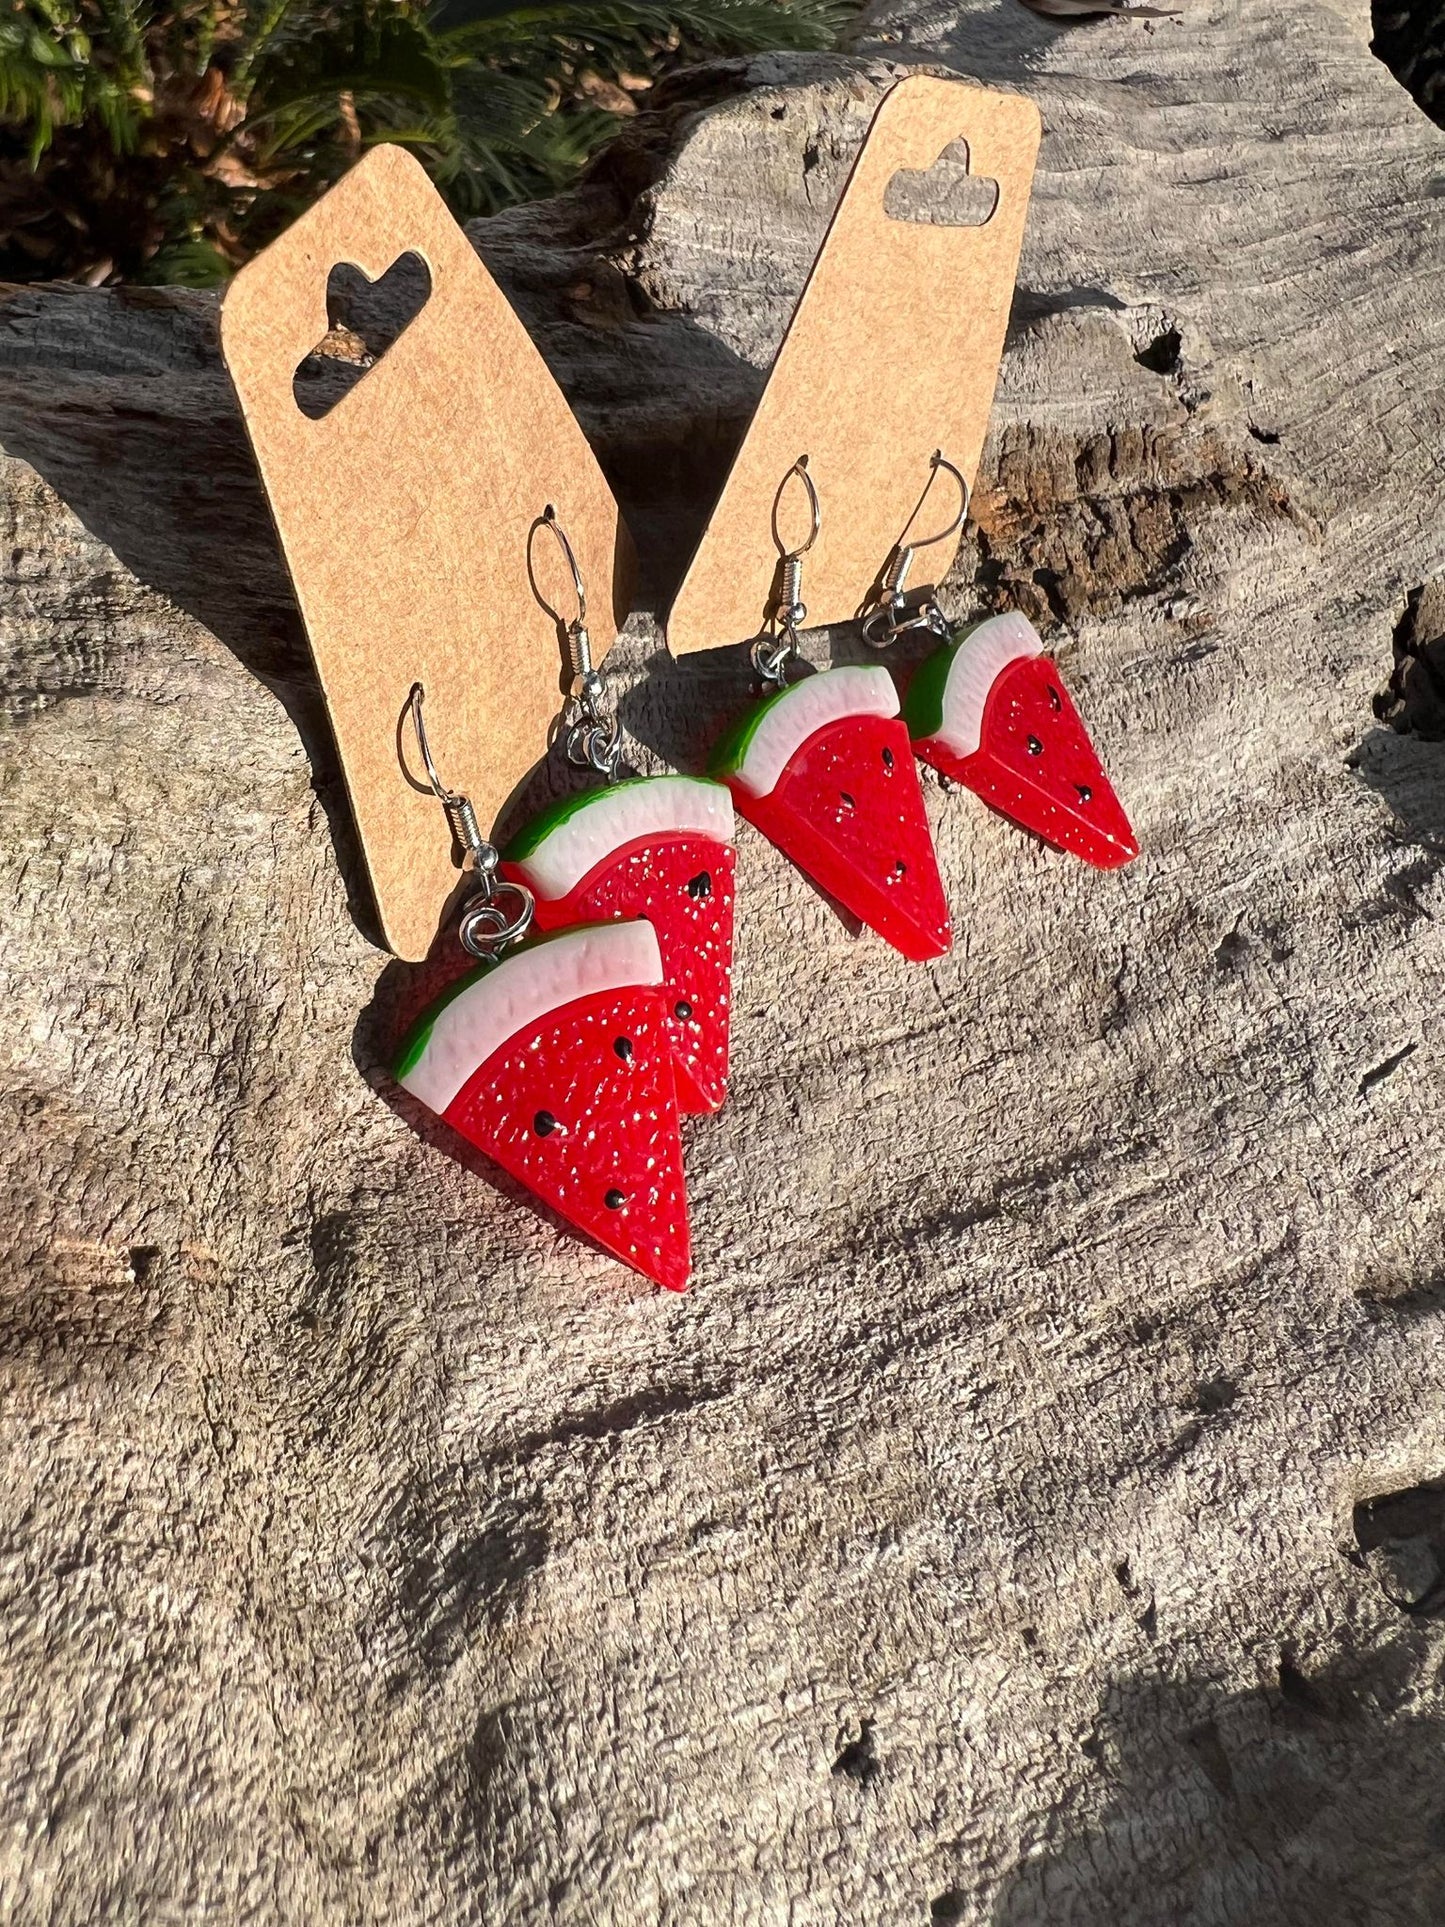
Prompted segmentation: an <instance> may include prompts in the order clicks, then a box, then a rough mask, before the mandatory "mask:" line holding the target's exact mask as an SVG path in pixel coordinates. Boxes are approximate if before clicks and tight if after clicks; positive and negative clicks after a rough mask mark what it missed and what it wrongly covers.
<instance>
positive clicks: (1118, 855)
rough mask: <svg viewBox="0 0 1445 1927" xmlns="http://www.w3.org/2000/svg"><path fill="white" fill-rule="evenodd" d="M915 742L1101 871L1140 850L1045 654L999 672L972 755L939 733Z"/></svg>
mask: <svg viewBox="0 0 1445 1927" xmlns="http://www.w3.org/2000/svg"><path fill="white" fill-rule="evenodd" d="M913 747H914V749H915V750H916V751H917V753H918V755H919V756H920V757H922V759H923V760H924V761H925V762H927V763H931V764H932V765H933V767H934V768H935V769H936V770H938V771H939V772H940V773H941V774H942V775H944V776H949V777H952V778H953V779H954V780H955V781H957V782H959V783H963V784H966V785H967V787H968V788H969V789H971V790H973V791H974V792H975V794H976V795H978V796H981V797H982V798H983V800H984V802H985V803H987V804H989V805H990V806H991V807H992V808H993V809H996V810H998V811H999V812H1000V814H1001V815H1004V816H1007V817H1009V818H1011V819H1012V821H1013V822H1015V823H1018V824H1020V825H1021V826H1022V827H1023V828H1024V829H1026V830H1032V831H1033V832H1034V834H1035V835H1036V836H1040V837H1042V838H1043V840H1044V841H1045V842H1046V843H1051V844H1052V845H1053V846H1054V848H1055V849H1059V850H1069V851H1071V852H1072V853H1073V855H1075V856H1077V857H1082V859H1083V860H1084V862H1085V863H1092V864H1094V865H1095V866H1096V867H1097V868H1098V869H1101V870H1118V869H1122V868H1123V866H1124V865H1125V864H1126V863H1130V862H1132V861H1133V859H1134V858H1135V857H1136V856H1137V855H1138V854H1139V844H1138V840H1137V838H1136V837H1135V835H1134V831H1133V829H1132V828H1131V826H1130V823H1129V819H1128V817H1127V816H1126V815H1125V814H1124V809H1123V805H1122V804H1121V803H1120V801H1119V799H1118V797H1117V796H1116V795H1115V794H1114V790H1113V786H1112V784H1111V783H1110V782H1109V779H1108V777H1107V776H1106V775H1105V774H1104V766H1103V764H1102V763H1101V762H1100V761H1099V757H1098V752H1097V751H1096V750H1095V748H1094V745H1093V744H1092V743H1091V742H1090V741H1089V733H1088V731H1087V730H1086V729H1085V728H1084V725H1083V723H1082V722H1081V721H1080V720H1079V712H1078V711H1077V710H1076V709H1075V708H1074V705H1073V703H1072V701H1071V700H1070V697H1069V692H1068V690H1067V689H1065V687H1064V685H1063V682H1062V680H1061V678H1060V676H1059V672H1058V669H1057V667H1056V666H1055V665H1054V664H1053V663H1052V662H1051V661H1050V660H1049V658H1048V657H1047V656H1029V657H1025V658H1023V659H1021V660H1018V661H1015V662H1011V663H1010V664H1009V665H1008V667H1007V668H1006V669H1005V670H1004V671H1003V672H1002V674H1001V675H1000V676H999V677H998V680H997V681H996V682H995V683H994V685H993V687H992V689H990V691H989V693H988V700H987V702H986V703H985V704H984V711H983V720H982V725H981V728H980V732H979V745H978V748H977V749H976V750H975V751H974V753H973V754H972V755H971V756H955V755H954V754H953V752H952V751H951V750H950V749H948V748H947V747H946V746H945V745H944V744H943V743H940V742H939V741H938V740H937V739H936V738H933V739H929V740H927V741H923V742H918V743H915V744H914V746H913Z"/></svg>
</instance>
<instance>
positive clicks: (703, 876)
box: [687, 870, 712, 903]
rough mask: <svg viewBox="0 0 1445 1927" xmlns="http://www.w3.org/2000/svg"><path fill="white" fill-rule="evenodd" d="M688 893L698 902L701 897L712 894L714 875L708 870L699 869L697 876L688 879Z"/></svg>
mask: <svg viewBox="0 0 1445 1927" xmlns="http://www.w3.org/2000/svg"><path fill="white" fill-rule="evenodd" d="M687 894H688V895H689V896H690V897H691V898H692V900H693V902H694V903H696V902H697V901H698V899H699V898H700V897H710V896H711V895H712V876H711V873H710V872H709V871H707V870H699V871H698V873H697V875H696V876H695V877H690V878H689V879H688V885H687Z"/></svg>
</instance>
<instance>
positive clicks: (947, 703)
mask: <svg viewBox="0 0 1445 1927" xmlns="http://www.w3.org/2000/svg"><path fill="white" fill-rule="evenodd" d="M1043 653H1044V645H1043V641H1042V639H1041V638H1040V636H1039V632H1038V630H1037V629H1035V627H1034V625H1033V624H1032V623H1031V622H1030V621H1029V619H1028V617H1027V616H1021V615H1020V614H1019V613H1018V611H1017V610H1016V609H1011V610H1010V611H1009V612H1008V614H1007V615H1002V616H990V617H989V619H988V621H987V622H981V623H980V624H979V625H978V627H977V628H976V629H972V630H970V631H969V633H968V634H967V635H966V636H965V637H964V639H963V641H962V642H961V643H960V644H959V645H958V648H957V649H956V650H955V652H954V657H953V666H952V668H951V669H950V670H949V672H948V682H947V683H946V685H945V686H944V691H943V706H942V707H943V718H942V721H941V722H940V723H939V726H938V728H937V730H936V731H935V732H934V734H933V736H932V738H931V739H930V740H931V741H933V742H936V743H944V744H946V745H947V747H948V748H949V749H951V750H952V751H953V753H954V755H955V756H972V755H973V753H974V751H975V750H976V749H977V748H978V745H979V742H980V739H981V738H982V735H983V712H984V705H985V704H986V703H987V702H988V695H989V691H990V690H991V689H992V688H993V686H994V684H995V683H996V682H997V681H998V679H999V677H1000V676H1001V675H1002V674H1003V672H1004V670H1005V669H1007V668H1008V666H1009V664H1010V663H1011V662H1019V661H1020V660H1022V659H1023V658H1024V657H1026V656H1041V655H1042V654H1043Z"/></svg>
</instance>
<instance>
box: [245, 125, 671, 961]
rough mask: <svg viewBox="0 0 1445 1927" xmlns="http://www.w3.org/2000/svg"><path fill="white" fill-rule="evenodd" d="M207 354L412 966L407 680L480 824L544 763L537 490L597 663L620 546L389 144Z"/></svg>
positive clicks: (418, 886) (414, 792)
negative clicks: (271, 527) (564, 543)
mask: <svg viewBox="0 0 1445 1927" xmlns="http://www.w3.org/2000/svg"><path fill="white" fill-rule="evenodd" d="M423 283H424V284H425V286H423ZM347 290H349V291H350V292H349V297H348V298H349V299H350V300H351V302H352V303H353V308H352V310H351V312H350V316H349V318H348V316H347V315H345V314H342V313H339V312H338V303H339V301H340V299H341V295H342V294H344V293H346V291H347ZM418 294H420V297H421V298H420V300H419V301H418V300H417V298H416V297H417V295H418ZM363 311H365V312H363ZM368 317H369V318H368ZM368 329H371V330H372V333H371V338H370V340H368V339H367V332H366V331H367V330H368ZM221 345H222V350H223V352H224V355H225V359H226V365H227V367H228V369H229V370H230V374H231V379H232V381H233V382H234V384H235V387H236V392H237V395H238V396H239V398H240V403H241V410H242V413H243V415H244V416H245V420H246V426H247V428H248V430H249V431H250V435H251V441H252V444H253V446H254V448H255V451H256V460H257V463H258V465H259V467H260V470H261V477H262V480H263V482H264V483H265V486H266V493H267V496H268V498H269V500H270V504H271V511H272V514H273V516H274V517H275V521H276V526H277V529H278V531H279V533H280V537H281V546H282V548H283V550H284V552H285V556H286V561H287V564H288V566H289V568H290V571H291V578H292V581H293V583H294V585H295V588H296V595H297V600H298V601H299V603H300V605H301V613H302V616H303V618H304V620H305V623H306V629H307V633H308V635H309V637H310V640H311V648H312V652H313V654H314V656H315V658H316V667H317V672H318V674H319V677H320V680H321V687H322V691H323V693H324V695H325V698H326V706H327V710H328V712H329V714H330V717H331V722H332V726H333V728H334V730H335V732H336V743H337V748H338V750H339V752H340V756H341V762H342V767H343V769H344V770H345V774H346V782H347V788H348V791H349V793H350V797H351V804H352V809H353V811H354V813H355V817H356V824H357V829H358V831H359V833H360V838H361V845H362V849H363V851H364V853H365V857H366V863H367V868H368V870H369V873H370V876H371V882H372V886H373V889H374V891H375V895H376V903H377V910H378V914H379V916H380V919H381V925H382V929H383V931H384V933H385V935H386V940H387V942H388V944H390V946H391V947H392V949H393V950H395V951H396V952H397V953H398V954H399V955H400V956H402V957H406V958H411V959H415V958H420V957H423V956H425V954H426V952H427V950H428V949H429V948H430V946H431V943H432V941H433V939H434V937H435V936H436V933H437V930H438V926H439V921H440V919H441V917H442V915H443V912H444V910H445V908H446V905H447V902H448V899H449V898H450V897H451V896H452V894H453V892H454V889H455V886H456V884H457V881H458V863H459V860H460V853H459V852H458V851H457V850H456V849H455V847H454V846H453V843H452V837H451V833H450V830H449V828H448V825H447V820H446V817H445V815H444V813H443V811H442V809H441V807H440V805H439V804H438V803H437V801H436V798H435V797H434V796H433V795H432V793H431V791H430V789H429V788H428V787H427V786H426V784H425V783H424V782H422V781H420V780H419V772H418V771H417V769H416V768H415V767H413V765H415V763H416V761H417V758H416V755H415V744H414V741H413V740H412V739H411V738H410V737H409V736H408V734H407V720H406V718H407V698H408V694H409V692H410V690H411V687H412V685H413V684H414V683H421V684H422V685H423V687H424V689H425V692H426V727H427V735H428V738H429V740H430V744H431V749H432V753H433V755H434V757H435V761H436V765H437V768H438V771H439V773H440V775H441V777H442V780H443V781H444V782H445V783H446V784H447V785H448V786H449V787H450V788H451V789H453V790H459V791H463V792H465V794H466V795H468V796H469V797H470V798H471V799H472V802H473V804H474V805H475V808H476V813H477V816H478V818H479V819H480V822H481V826H482V829H483V831H484V832H485V831H488V830H490V829H491V827H492V826H493V824H494V823H495V820H496V818H497V816H498V814H499V813H500V812H501V810H502V807H503V805H504V804H505V803H506V801H507V798H508V797H509V796H510V795H511V793H512V792H513V790H514V789H515V788H516V787H517V786H518V784H519V783H521V782H522V781H523V779H524V778H525V777H526V775H527V773H528V771H529V770H530V769H531V768H532V766H533V765H534V764H535V763H536V762H537V760H538V758H539V757H541V756H543V755H544V754H545V753H546V747H547V733H548V730H549V728H550V726H551V723H552V721H553V719H554V717H555V715H556V712H557V707H558V699H559V691H560V688H561V674H562V664H561V654H560V647H559V641H558V634H557V624H556V621H555V619H554V618H553V616H552V615H550V614H549V613H548V611H547V609H546V608H545V607H544V606H543V604H542V602H541V601H540V600H539V597H538V594H537V593H536V592H535V590H534V585H533V582H532V580H531V578H530V576H529V573H528V546H529V537H530V535H531V532H532V530H533V528H534V526H535V524H536V522H537V518H538V517H539V516H541V515H542V514H543V513H544V511H545V510H546V509H547V507H548V505H549V504H550V505H552V507H553V508H554V509H555V513H556V517H557V520H558V521H559V523H560V524H561V525H562V527H563V528H564V529H565V530H566V532H567V536H568V539H569V541H570V542H571V544H572V547H573V549H574V551H575V553H576V555H577V560H578V565H579V567H580V570H581V573H582V577H583V579H584V581H585V583H586V587H587V598H588V612H589V621H590V628H591V635H592V651H593V656H594V659H595V660H597V661H600V660H601V659H602V657H603V656H604V655H605V654H606V652H607V649H608V647H609V646H610V644H611V643H612V641H613V640H614V638H615V636H616V633H617V625H618V623H619V622H620V620H621V619H622V617H623V616H624V615H625V613H626V610H627V605H628V599H629V595H630V592H631V587H632V580H633V573H634V565H633V556H632V545H631V542H630V541H629V539H628V535H627V531H626V529H625V527H624V525H623V523H622V519H621V516H620V515H619V513H618V509H617V504H616V502H615V500H614V499H613V496H612V492H611V490H610V489H609V488H608V486H607V483H606V481H605V480H604V479H603V475H602V471H601V469H600V468H599V467H598V466H597V462H596V459H595V457H594V456H593V454H592V451H591V449H590V448H589V447H588V445H587V441H586V439H585V437H584V436H583V434H582V431H581V429H580V428H579V427H578V426H577V422H576V419H575V417H574V416H573V414H572V411H571V409H570V408H569V407H568V405H567V402H566V399H565V398H564V396H563V394H562V392H561V390H560V389H559V388H558V386H557V384H556V382H555V381H554V380H553V379H552V376H551V374H550V372H549V371H548V369H547V366H546V364H545V363H544V362H543V360H542V358H541V356H540V355H539V354H538V352H537V350H536V348H535V347H534V346H533V344H532V341H531V339H530V337H529V336H528V334H527V332H526V330H525V329H524V328H523V326H522V324H521V322H520V321H519V320H518V319H517V317H516V315H515V314H514V313H513V311H512V309H511V307H510V305H509V304H508V302H507V300H506V298H505V296H504V295H503V294H502V292H501V290H500V288H498V286H497V284H496V283H495V282H494V281H493V280H492V277H491V276H490V275H489V274H488V272H487V270H486V268H485V267H484V266H483V265H482V262H481V261H480V260H479V259H478V257H477V254H476V251H475V250H474V249H473V247H472V245H471V243H470V242H469V241H468V240H467V238H466V236H465V235H464V234H463V233H462V230H461V229H460V228H459V227H458V226H457V223H456V222H455V221H454V220H453V218H452V216H451V214H450V212H449V211H448V209H447V206H446V203H445V202H444V201H443V200H442V198H441V196H440V195H439V194H438V193H437V191H436V189H435V188H434V187H433V186H432V184H431V182H430V181H429V180H428V179H427V176H426V174H425V172H424V170H423V169H422V167H421V165H420V164H419V163H418V162H417V161H416V160H415V159H413V157H412V156H411V155H410V154H408V153H407V152H406V151H405V150H404V149H402V148H400V147H376V148H373V149H372V150H371V152H370V153H369V154H368V155H367V156H366V157H365V159H364V160H362V161H361V162H360V163H359V164H358V165H357V166H356V167H354V168H353V169H352V171H351V172H350V173H349V174H347V175H346V176H345V178H344V179H343V180H341V181H340V182H338V184H337V185H336V186H335V187H334V188H332V190H331V192H330V193H329V194H327V195H326V196H325V197H324V198H323V199H322V200H320V201H318V202H317V204H316V205H315V206H314V207H313V208H311V209H310V210H309V211H308V212H307V213H305V214H303V215H302V216H301V218H300V219H299V220H298V221H297V222H296V223H295V225H294V226H292V227H290V228H288V229H287V231H286V232H285V233H284V234H283V235H282V236H281V238H280V239H279V240H277V241H274V242H272V244H271V246H270V247H268V248H267V249H266V250H265V251H264V253H262V254H259V255H257V257H256V259H255V260H254V261H252V262H250V263H249V264H248V265H247V266H246V267H244V268H243V269H242V270H241V272H240V273H239V274H238V275H237V276H236V279H235V280H234V281H233V282H232V284H231V287H230V289H229V290H228V292H227V295H226V299H225V302H224V304H223V306H222V310H221ZM328 361H329V362H330V363H331V364H332V366H331V367H330V369H328V368H327V366H326V364H327V362H328ZM338 371H340V372H338ZM558 594H559V596H560V595H561V594H562V590H561V588H560V587H559V589H558Z"/></svg>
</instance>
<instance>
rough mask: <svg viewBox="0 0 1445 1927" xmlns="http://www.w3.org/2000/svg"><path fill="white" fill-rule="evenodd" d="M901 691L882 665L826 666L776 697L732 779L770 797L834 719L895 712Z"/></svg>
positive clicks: (890, 714)
mask: <svg viewBox="0 0 1445 1927" xmlns="http://www.w3.org/2000/svg"><path fill="white" fill-rule="evenodd" d="M897 714H898V690H897V688H896V687H895V685H894V681H893V678H892V677H891V676H890V675H889V673H888V671H887V670H886V669H885V668H883V666H882V665H881V664H879V663H864V664H848V665H846V666H844V667H843V668H841V669H822V670H819V672H818V674H817V675H816V676H807V677H805V678H804V679H803V681H802V682H800V683H794V684H793V687H792V688H791V689H789V690H787V691H785V692H784V694H783V695H781V696H779V697H776V698H775V699H774V700H773V702H772V703H771V705H770V706H769V708H768V711H767V714H766V715H765V716H764V717H763V718H762V719H761V721H760V722H759V723H758V726H757V728H756V730H755V731H754V732H753V734H752V736H751V737H750V738H749V741H748V746H747V750H746V752H745V753H744V756H743V759H742V761H741V762H740V763H739V764H738V766H737V768H736V769H735V770H734V771H733V772H732V776H733V780H734V781H735V782H738V783H741V784H742V786H743V788H744V789H745V790H747V791H748V792H749V794H750V795H753V796H769V795H771V793H772V792H773V790H774V789H776V787H777V783H778V778H779V777H780V776H781V775H782V773H783V771H784V770H785V769H786V768H787V766H788V764H789V762H790V761H791V760H792V758H793V756H794V754H795V753H796V752H797V751H798V750H799V749H800V748H801V747H802V745H803V744H804V743H805V742H807V740H808V738H809V737H810V736H815V735H816V734H817V733H818V731H819V730H820V729H826V728H827V727H828V725H829V724H830V723H838V722H842V721H843V720H844V718H845V717H848V716H896V715H897Z"/></svg>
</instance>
